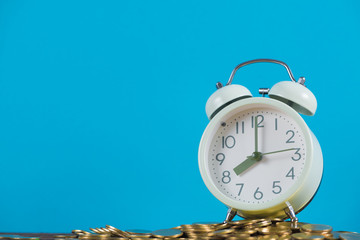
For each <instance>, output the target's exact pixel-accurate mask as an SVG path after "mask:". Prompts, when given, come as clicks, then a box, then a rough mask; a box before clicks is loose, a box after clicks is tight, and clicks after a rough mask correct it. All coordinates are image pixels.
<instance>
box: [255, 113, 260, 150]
mask: <svg viewBox="0 0 360 240" xmlns="http://www.w3.org/2000/svg"><path fill="white" fill-rule="evenodd" d="M254 128H255V152H258V145H259V144H258V142H259V138H258V116H256V117H255V127H254Z"/></svg>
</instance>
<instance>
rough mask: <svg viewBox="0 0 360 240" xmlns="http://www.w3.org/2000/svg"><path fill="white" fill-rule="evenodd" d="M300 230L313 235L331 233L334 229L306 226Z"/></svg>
mask: <svg viewBox="0 0 360 240" xmlns="http://www.w3.org/2000/svg"><path fill="white" fill-rule="evenodd" d="M300 230H301V231H304V232H311V233H330V232H331V231H332V227H331V226H328V225H323V224H305V225H302V226H301V227H300Z"/></svg>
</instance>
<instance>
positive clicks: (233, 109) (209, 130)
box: [199, 97, 314, 215]
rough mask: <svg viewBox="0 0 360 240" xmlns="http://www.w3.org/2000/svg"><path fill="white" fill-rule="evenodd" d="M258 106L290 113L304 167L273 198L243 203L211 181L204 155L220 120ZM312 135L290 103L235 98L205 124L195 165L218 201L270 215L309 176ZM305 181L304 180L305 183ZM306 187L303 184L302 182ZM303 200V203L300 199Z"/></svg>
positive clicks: (293, 196) (206, 157)
mask: <svg viewBox="0 0 360 240" xmlns="http://www.w3.org/2000/svg"><path fill="white" fill-rule="evenodd" d="M259 108H272V109H274V110H279V111H281V112H283V113H284V114H286V115H288V116H289V117H291V118H292V119H293V120H294V121H295V122H296V123H297V124H298V126H299V128H300V130H301V131H302V132H303V135H304V140H305V146H306V151H305V154H306V161H305V165H304V170H303V172H302V174H301V176H300V177H299V179H297V181H296V182H295V183H294V184H293V186H291V187H290V188H289V190H287V191H286V192H285V193H284V194H282V195H280V196H279V197H277V198H274V199H272V200H270V201H268V202H264V203H257V204H249V203H243V202H241V201H237V200H235V199H232V198H230V197H228V196H226V195H225V194H223V193H222V192H221V191H220V190H219V189H218V188H217V187H216V185H215V184H214V182H213V180H212V178H211V176H210V171H209V168H208V156H209V154H208V153H209V149H210V144H211V141H212V138H213V137H214V135H215V133H216V131H217V130H218V128H219V126H220V123H221V122H222V121H224V120H226V119H228V118H230V117H231V116H233V115H235V114H237V113H239V112H242V111H246V110H249V109H259ZM313 151H314V149H313V139H312V137H311V132H310V129H309V128H308V126H307V125H306V123H305V121H304V120H303V118H302V117H301V116H300V115H299V114H298V113H297V112H296V111H295V110H294V109H292V108H291V107H289V106H288V105H286V104H284V103H282V102H280V101H278V100H274V99H270V98H258V97H256V98H247V99H243V100H239V101H237V102H234V103H232V104H230V105H229V106H226V107H225V108H224V109H222V110H221V111H220V112H219V113H217V114H216V115H215V116H214V117H213V118H212V120H211V121H210V123H209V124H208V126H207V127H206V129H205V131H204V133H203V136H202V139H201V142H200V146H199V168H200V173H201V176H202V179H203V181H204V183H205V185H206V186H207V188H208V189H209V190H210V192H211V193H212V194H213V195H214V196H215V197H216V198H217V199H218V200H219V201H221V202H222V203H224V204H225V205H227V206H229V207H231V208H235V209H238V210H241V211H245V212H247V211H250V212H255V213H256V212H258V213H259V215H262V212H264V213H265V212H266V214H265V215H271V214H272V212H274V213H275V212H277V211H279V210H280V209H282V208H283V207H284V206H286V202H288V201H291V200H292V199H293V198H296V197H298V195H299V194H297V193H299V192H300V190H301V189H303V188H304V184H305V182H306V181H305V180H306V179H307V178H308V176H309V172H310V168H311V166H312V165H313ZM307 184H308V183H307ZM305 187H306V186H305ZM304 204H306V203H304Z"/></svg>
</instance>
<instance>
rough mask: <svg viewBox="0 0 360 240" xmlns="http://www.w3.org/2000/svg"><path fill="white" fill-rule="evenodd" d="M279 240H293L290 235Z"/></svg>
mask: <svg viewBox="0 0 360 240" xmlns="http://www.w3.org/2000/svg"><path fill="white" fill-rule="evenodd" d="M279 240H291V236H290V235H284V236H281V237H279Z"/></svg>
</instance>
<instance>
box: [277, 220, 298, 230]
mask: <svg viewBox="0 0 360 240" xmlns="http://www.w3.org/2000/svg"><path fill="white" fill-rule="evenodd" d="M303 225H305V224H304V223H301V222H277V223H276V224H275V226H276V227H279V228H289V229H293V230H294V229H296V230H298V229H300V227H301V226H303Z"/></svg>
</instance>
